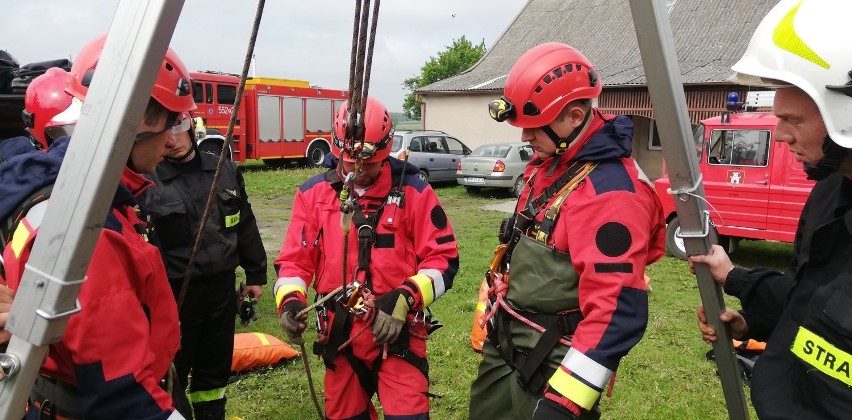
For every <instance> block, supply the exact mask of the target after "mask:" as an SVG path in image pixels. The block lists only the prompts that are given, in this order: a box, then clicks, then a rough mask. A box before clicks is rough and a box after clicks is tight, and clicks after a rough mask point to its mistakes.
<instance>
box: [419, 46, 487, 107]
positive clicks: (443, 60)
mask: <svg viewBox="0 0 852 420" xmlns="http://www.w3.org/2000/svg"><path fill="white" fill-rule="evenodd" d="M485 51H486V49H485V40H483V41H482V42H480V43H479V45H473V43H472V42H470V41H468V39H467V38H465V37H464V35H462V37H461V38H459V39H454V40H453V45H450V46H448V47H446V49H445V50H444V51H441V52H439V53H438V57H437V58H435V57H429V61H427V62H426V64H424V65H423V67H421V68H420V75H419V76H414V77H410V78H408V79H405V81H404V82H402V86H404V87H405V88H406V89H408V90H410V91H412V93H409V94H408V95H407V96H406V97H405V101H403V103H402V110H403V111H404V113H405V116H406V117H407V118H411V119H414V120H419V119H420V101H419V100H418V99H417V97H415V95H414V93H413V91H414V90H417V89H419V88H421V87H423V86H426V85H428V84H431V83H435V82H437V81H439V80H444V79H446V78H448V77H451V76H455V75H457V74H459V73H461V72H463V71H465V70H467V69H469V68H470V67H471V66H473V65H474V64H476V62H477V61H479V59H480V58H482V56H483V55H484V54H485Z"/></svg>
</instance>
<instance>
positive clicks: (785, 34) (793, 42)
mask: <svg viewBox="0 0 852 420" xmlns="http://www.w3.org/2000/svg"><path fill="white" fill-rule="evenodd" d="M801 5H802V2H799V4H797V5H796V7H793V9H791V10H790V11H789V12H787V14H786V15H784V17H783V18H781V21H780V22H778V25H777V26H776V27H775V30H774V31H772V41H773V42H775V45H777V46H778V48H781V49H782V50H784V51H789V52H790V53H792V54H795V55H797V56H799V57H802V58H804V59H805V60H808V61H810V62H811V63H814V64H816V65H818V66H820V67H823V68H826V69H827V68H829V67H831V66H830V65H829V64H828V63H827V62H826V61H825V60H823V59H822V58H820V56H818V55H817V53H815V52H814V50H812V49H811V47H809V46H808V45H807V44H805V41H804V40H802V38H801V37H799V34H797V33H796V28H795V26H794V25H793V21H794V20H795V18H796V13H797V12H798V11H799V7H800V6H801Z"/></svg>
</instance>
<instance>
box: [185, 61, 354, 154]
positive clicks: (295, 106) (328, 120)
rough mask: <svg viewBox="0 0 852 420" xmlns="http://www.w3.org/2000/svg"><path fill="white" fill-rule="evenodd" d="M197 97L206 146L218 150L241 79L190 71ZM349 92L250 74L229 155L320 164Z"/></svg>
mask: <svg viewBox="0 0 852 420" xmlns="http://www.w3.org/2000/svg"><path fill="white" fill-rule="evenodd" d="M192 77H193V82H194V83H193V96H194V97H195V104H196V105H197V106H198V109H197V110H196V111H195V113H194V114H193V116H200V117H202V118H203V119H204V123H205V124H206V127H207V129H208V137H207V138H206V139H204V140H203V141H202V142H201V143H199V147H200V148H201V149H202V150H209V151H213V152H215V153H219V151H221V150H222V145H223V144H224V141H225V137H224V134H225V133H226V132H227V130H228V122H229V121H230V118H231V113H232V112H233V109H234V101H235V99H236V94H237V87H238V86H239V81H240V79H239V77H237V76H236V75H232V74H225V73H217V72H198V73H192ZM346 97H347V92H346V91H345V90H336V89H325V88H320V87H316V86H311V84H310V83H309V82H307V81H304V80H290V79H274V78H268V77H250V78H248V79H247V80H246V86H245V89H244V92H243V99H242V103H241V104H240V110H239V115H238V116H237V123H236V126H235V127H234V141H233V146H232V148H231V150H229V152H230V157H231V159H233V160H234V161H235V162H244V161H245V160H246V159H262V160H263V161H264V162H267V163H282V162H286V161H291V160H307V161H308V162H310V163H311V164H314V165H319V164H321V163H322V161H323V159H324V158H325V155H326V154H327V153H329V151H331V143H332V140H331V124H332V121H333V119H334V114H335V112H336V111H337V110H338V109H339V108H340V105H341V104H342V103H343V101H345V100H346Z"/></svg>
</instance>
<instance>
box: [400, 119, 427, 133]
mask: <svg viewBox="0 0 852 420" xmlns="http://www.w3.org/2000/svg"><path fill="white" fill-rule="evenodd" d="M394 127H395V128H396V129H397V130H412V131H414V130H422V129H423V128H422V127H423V126H422V124H421V122H420V120H416V121H402V122H398V123H396V124H394Z"/></svg>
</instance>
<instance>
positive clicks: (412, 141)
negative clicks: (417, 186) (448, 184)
mask: <svg viewBox="0 0 852 420" xmlns="http://www.w3.org/2000/svg"><path fill="white" fill-rule="evenodd" d="M405 150H408V151H409V155H408V162H410V163H412V164H414V165H416V166H417V167H418V168H419V169H420V170H419V171H418V172H417V176H418V177H419V178H420V179H422V180H424V181H426V182H432V181H453V180H455V179H456V172H455V171H456V167H458V163H459V160H460V159H461V158H462V157H463V156H465V155H469V154H470V149H469V148H468V147H467V146H465V145H464V143H462V142H460V141H459V140H458V139H456V138H454V137H452V136H450V135H449V134H447V133H444V132H443V131H434V130H429V131H397V132H395V133H394V135H393V145H391V156H393V157H395V158H399V159H404V158H405V153H404V152H405Z"/></svg>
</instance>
